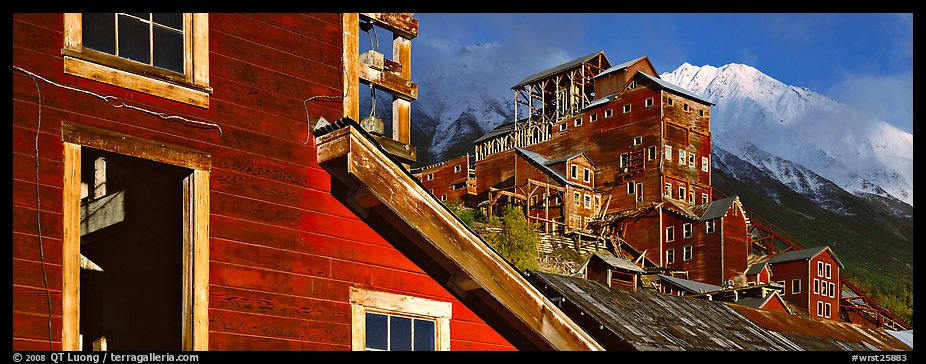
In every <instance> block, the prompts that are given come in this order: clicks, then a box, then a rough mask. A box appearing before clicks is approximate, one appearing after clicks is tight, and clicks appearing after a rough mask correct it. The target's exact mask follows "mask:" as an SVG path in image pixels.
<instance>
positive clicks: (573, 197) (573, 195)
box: [572, 192, 582, 206]
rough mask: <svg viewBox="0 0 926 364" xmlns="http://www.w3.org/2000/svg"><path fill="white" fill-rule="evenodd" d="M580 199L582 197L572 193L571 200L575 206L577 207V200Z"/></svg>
mask: <svg viewBox="0 0 926 364" xmlns="http://www.w3.org/2000/svg"><path fill="white" fill-rule="evenodd" d="M581 199H582V196H581V195H580V194H579V193H578V192H573V193H572V200H573V201H574V202H575V204H576V206H579V200H581Z"/></svg>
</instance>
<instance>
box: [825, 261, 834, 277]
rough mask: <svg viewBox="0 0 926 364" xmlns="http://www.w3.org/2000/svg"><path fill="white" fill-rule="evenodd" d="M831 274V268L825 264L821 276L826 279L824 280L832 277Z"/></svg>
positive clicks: (828, 264)
mask: <svg viewBox="0 0 926 364" xmlns="http://www.w3.org/2000/svg"><path fill="white" fill-rule="evenodd" d="M832 272H833V267H832V266H831V265H830V263H826V265H825V266H824V268H823V274H824V276H825V277H826V279H830V278H832V277H833V273H832Z"/></svg>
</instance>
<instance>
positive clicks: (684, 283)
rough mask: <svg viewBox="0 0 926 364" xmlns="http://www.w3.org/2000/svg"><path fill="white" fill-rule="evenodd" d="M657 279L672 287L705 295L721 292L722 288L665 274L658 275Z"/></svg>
mask: <svg viewBox="0 0 926 364" xmlns="http://www.w3.org/2000/svg"><path fill="white" fill-rule="evenodd" d="M658 276H659V278H660V279H662V280H664V281H667V282H669V283H671V284H672V285H674V286H677V287H679V288H682V289H684V290H686V291H688V292H691V293H705V292H714V291H719V290H722V289H723V287H721V286H715V285H713V284H707V283H701V282H696V281H692V280H690V279H684V278H678V277H673V276H669V275H665V274H658Z"/></svg>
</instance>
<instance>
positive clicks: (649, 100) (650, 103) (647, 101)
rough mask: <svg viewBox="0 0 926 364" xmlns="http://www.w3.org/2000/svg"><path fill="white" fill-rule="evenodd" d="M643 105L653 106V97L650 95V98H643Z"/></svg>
mask: <svg viewBox="0 0 926 364" xmlns="http://www.w3.org/2000/svg"><path fill="white" fill-rule="evenodd" d="M643 106H645V107H650V106H653V98H652V97H650V98H647V99H646V100H643Z"/></svg>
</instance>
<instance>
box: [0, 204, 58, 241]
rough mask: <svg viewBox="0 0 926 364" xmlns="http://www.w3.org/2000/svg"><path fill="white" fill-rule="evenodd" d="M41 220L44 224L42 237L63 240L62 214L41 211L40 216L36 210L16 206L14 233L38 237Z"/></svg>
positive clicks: (13, 224) (14, 209)
mask: <svg viewBox="0 0 926 364" xmlns="http://www.w3.org/2000/svg"><path fill="white" fill-rule="evenodd" d="M39 218H41V222H42V236H43V237H46V238H54V239H60V238H61V233H62V229H61V222H62V214H61V213H56V212H49V211H44V210H43V211H41V212H40V213H39V214H36V213H35V209H33V208H27V207H21V206H14V208H13V221H12V224H11V226H12V228H13V229H12V230H13V231H14V232H22V233H27V234H31V235H38V233H39V224H38V223H39V220H38V219H39Z"/></svg>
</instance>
